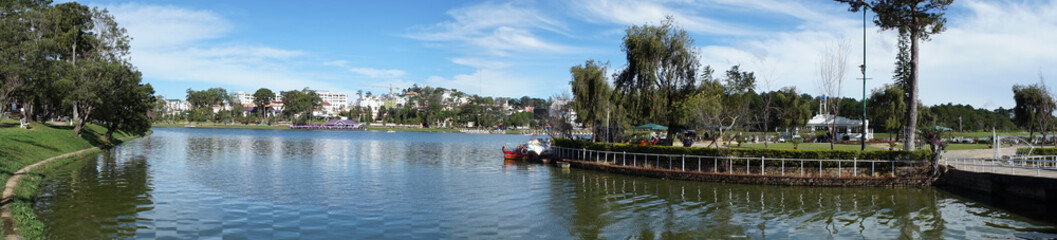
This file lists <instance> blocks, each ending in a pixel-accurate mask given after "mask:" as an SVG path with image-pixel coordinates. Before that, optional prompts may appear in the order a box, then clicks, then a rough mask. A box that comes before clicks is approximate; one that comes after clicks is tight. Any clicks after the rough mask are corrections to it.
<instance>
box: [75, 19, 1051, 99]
mask: <svg viewBox="0 0 1057 240" xmlns="http://www.w3.org/2000/svg"><path fill="white" fill-rule="evenodd" d="M86 4H88V5H93V6H100V7H105V8H107V9H109V10H110V11H111V12H112V13H113V14H114V15H115V17H116V18H117V20H118V22H119V23H120V24H121V25H122V26H124V27H126V28H127V29H128V30H129V34H130V35H131V36H132V37H133V38H134V39H133V43H132V61H133V63H134V64H135V65H136V66H138V67H139V68H140V70H141V71H142V72H143V75H144V78H145V80H146V81H147V82H149V83H151V84H152V85H154V86H155V89H156V91H157V92H158V93H159V94H162V95H166V96H167V97H171V98H183V96H184V91H185V90H186V89H187V88H193V89H204V88H209V87H223V88H226V89H228V90H229V91H250V92H252V91H255V90H256V89H257V88H260V87H267V88H271V89H273V90H290V89H301V88H304V87H309V88H312V89H329V90H334V91H341V92H347V93H349V94H354V93H355V91H356V90H361V89H362V90H364V91H372V92H376V93H377V92H386V91H388V90H387V89H385V88H384V86H388V85H389V84H392V85H394V86H396V87H401V88H406V87H410V86H411V84H416V83H417V84H419V85H429V86H435V87H436V86H440V87H446V88H455V89H458V90H461V91H464V92H468V93H471V94H477V93H481V94H484V95H488V96H522V95H529V96H535V97H549V96H553V95H555V94H559V93H563V92H569V86H568V81H569V80H570V75H569V72H568V70H569V68H570V67H571V66H573V65H577V64H582V63H583V62H584V61H585V60H587V59H597V60H601V61H609V62H610V73H612V72H615V71H617V70H618V69H620V68H622V67H623V66H624V64H625V61H624V55H623V54H622V53H621V51H620V40H621V37H622V36H623V31H624V29H625V28H626V27H627V26H628V25H632V24H645V23H650V24H656V23H659V22H660V21H661V20H662V19H663V18H664V16H666V15H671V16H673V17H675V20H676V21H677V22H678V23H679V24H680V25H681V26H682V27H684V28H685V29H686V30H687V31H689V32H690V33H691V34H692V36H693V38H694V39H695V40H696V46H697V48H698V51H699V53H700V54H701V61H702V63H703V64H706V65H711V66H713V68H716V69H719V70H725V69H727V68H729V67H730V66H731V65H735V64H740V65H742V68H743V69H745V70H749V71H754V72H756V73H757V74H758V76H759V77H760V80H759V81H758V82H759V83H758V84H757V90H760V91H766V90H777V89H779V88H781V87H785V86H795V87H796V88H797V89H798V90H800V91H803V92H808V93H812V94H817V93H818V92H819V91H818V89H819V88H818V87H817V85H819V84H817V81H816V79H817V78H818V76H817V74H816V73H815V72H816V70H815V69H817V66H816V63H817V62H818V58H819V55H820V54H821V53H823V52H825V50H826V49H828V48H833V47H834V46H837V45H839V44H840V43H842V42H843V43H844V45H846V46H847V51H848V58H849V62H848V66H847V73H846V74H845V76H846V77H845V78H846V79H847V80H846V81H845V82H844V87H843V88H842V94H841V95H843V96H849V97H854V98H859V97H860V95H861V91H862V83H861V81H859V80H855V78H858V77H860V76H859V72H858V68H857V66H858V65H859V64H861V61H862V19H861V17H862V16H861V15H859V14H857V13H850V12H847V8H846V7H845V6H843V5H840V4H837V3H834V2H831V1H822V0H803V1H800V0H788V1H785V0H754V1H740V0H701V1H693V0H685V1H611V0H581V1H96V2H87V3H86ZM948 16H949V20H948V25H949V27H948V30H947V32H944V33H942V34H940V35H936V36H934V37H933V38H932V41H930V42H926V43H924V45H923V46H922V56H921V64H922V70H921V78H922V79H921V83H920V87H921V99H922V101H923V102H924V103H925V104H929V105H932V104H940V103H947V102H954V103H967V104H972V105H973V106H977V107H985V108H997V107H1007V108H1008V107H1011V106H1013V99H1012V91H1011V90H1010V89H1011V87H1012V85H1013V84H1030V83H1036V82H1039V79H1040V76H1042V77H1044V78H1046V79H1057V71H1055V69H1057V3H1055V2H1053V1H980V0H975V1H974V0H965V1H961V0H959V1H955V4H954V5H953V6H951V9H950V11H949V13H948ZM867 34H868V37H867V40H868V45H867V49H868V51H869V53H868V60H867V65H868V66H869V69H868V73H869V77H870V78H873V79H874V80H871V81H870V82H868V83H867V88H869V89H873V88H876V87H879V86H881V85H882V84H885V83H890V82H891V72H892V69H893V67H892V66H893V64H892V63H893V61H894V56H895V51H896V36H895V33H894V32H878V31H877V29H876V28H874V27H873V26H872V24H871V25H870V28H869V29H868V32H867ZM1051 82H1052V80H1051ZM1050 85H1053V84H1052V83H1051V84H1050Z"/></svg>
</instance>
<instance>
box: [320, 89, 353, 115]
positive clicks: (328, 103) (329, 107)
mask: <svg viewBox="0 0 1057 240" xmlns="http://www.w3.org/2000/svg"><path fill="white" fill-rule="evenodd" d="M313 91H315V92H316V95H319V98H320V99H321V100H322V101H323V102H322V103H320V105H322V107H320V110H322V112H323V115H331V116H333V115H337V114H338V113H339V112H341V111H345V109H347V108H348V107H349V95H348V94H345V93H336V92H331V91H329V90H313Z"/></svg>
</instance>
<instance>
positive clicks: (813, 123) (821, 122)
mask: <svg viewBox="0 0 1057 240" xmlns="http://www.w3.org/2000/svg"><path fill="white" fill-rule="evenodd" d="M830 124H833V127H834V128H836V136H834V138H836V140H837V141H840V140H845V139H847V140H859V139H861V137H862V134H863V129H866V140H872V139H873V132H872V131H870V120H866V127H865V128H863V121H862V120H852V119H848V118H846V117H841V116H834V115H829V114H819V115H815V116H814V117H812V118H811V119H809V120H807V127H808V129H809V130H811V131H829V127H830Z"/></svg>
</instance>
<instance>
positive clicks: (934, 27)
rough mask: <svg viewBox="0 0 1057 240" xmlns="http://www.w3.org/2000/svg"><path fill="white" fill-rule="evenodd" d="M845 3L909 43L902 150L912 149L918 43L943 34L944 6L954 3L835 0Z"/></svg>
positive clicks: (907, 0) (942, 0) (915, 124)
mask: <svg viewBox="0 0 1057 240" xmlns="http://www.w3.org/2000/svg"><path fill="white" fill-rule="evenodd" d="M835 1H837V2H842V3H847V4H849V5H850V6H851V8H850V9H849V10H850V11H852V12H858V11H863V10H865V9H870V10H872V11H873V12H874V13H875V15H874V24H876V25H877V26H878V27H880V28H881V30H892V29H895V30H897V31H898V32H899V35H900V36H905V37H906V38H902V37H901V38H900V39H906V40H909V41H910V59H909V60H910V62H909V63H907V64H906V66H907V68H908V69H909V71H906V73H907V77H906V86H907V93H908V94H909V95H908V96H907V106H908V108H907V114H906V119H907V127H908V129H910V130H911V131H907V134H906V138H905V139H904V145H903V147H904V149H906V150H913V149H914V137H915V133H914V131H913V130H914V129H917V126H918V123H917V119H918V104H917V100H918V55H919V54H918V49H919V46H918V45H919V44H918V42H920V41H922V40H925V41H928V40H929V36H930V35H933V34H939V33H941V32H943V31H944V29H945V27H944V25H945V24H946V23H947V18H946V17H944V16H943V13H944V11H946V10H947V6H949V5H951V3H952V2H954V0H871V1H865V0H835Z"/></svg>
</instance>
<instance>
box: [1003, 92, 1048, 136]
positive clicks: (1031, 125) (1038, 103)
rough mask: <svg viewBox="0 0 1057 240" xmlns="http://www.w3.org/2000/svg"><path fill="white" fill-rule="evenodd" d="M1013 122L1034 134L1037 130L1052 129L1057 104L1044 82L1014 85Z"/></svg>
mask: <svg viewBox="0 0 1057 240" xmlns="http://www.w3.org/2000/svg"><path fill="white" fill-rule="evenodd" d="M1013 100H1014V101H1016V106H1015V107H1013V122H1014V123H1016V124H1017V125H1019V126H1020V127H1021V128H1023V129H1026V130H1028V132H1030V133H1031V134H1032V135H1034V134H1035V132H1036V131H1039V132H1045V131H1048V130H1050V127H1051V126H1050V125H1052V123H1053V120H1054V119H1053V118H1054V117H1053V111H1054V108H1055V107H1057V105H1055V104H1054V101H1053V97H1052V96H1050V94H1049V91H1047V90H1046V86H1045V85H1043V84H1042V83H1038V84H1032V85H1020V84H1017V85H1013Z"/></svg>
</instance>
